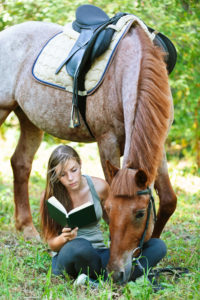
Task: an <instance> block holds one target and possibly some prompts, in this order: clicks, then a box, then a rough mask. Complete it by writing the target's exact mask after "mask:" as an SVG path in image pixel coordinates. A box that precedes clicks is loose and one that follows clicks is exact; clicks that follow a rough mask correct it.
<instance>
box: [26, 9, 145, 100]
mask: <svg viewBox="0 0 200 300" xmlns="http://www.w3.org/2000/svg"><path fill="white" fill-rule="evenodd" d="M134 22H137V23H139V25H140V26H142V28H143V29H144V30H145V31H146V33H147V34H148V35H149V37H151V34H150V33H149V31H148V29H147V27H146V25H145V24H144V23H143V22H142V21H141V20H140V19H139V18H138V17H136V16H134V15H126V16H123V17H122V18H120V19H119V21H118V22H117V23H116V25H109V26H108V27H111V28H113V29H115V30H116V31H115V33H114V35H113V38H112V41H111V43H110V46H109V48H108V49H107V50H106V51H105V52H104V53H103V54H102V55H101V56H99V57H98V58H96V59H95V60H94V62H93V64H92V66H91V68H90V70H89V71H88V72H87V74H86V76H85V89H86V92H80V91H79V94H80V95H83V94H85V95H86V94H88V95H89V94H92V93H93V92H94V91H95V90H96V88H97V87H98V86H99V85H100V84H101V82H102V80H103V78H104V75H105V73H106V70H107V69H108V66H109V64H110V63H111V60H112V57H113V54H114V53H115V50H116V48H117V46H118V44H119V42H120V40H121V39H122V37H123V36H124V35H125V34H126V32H127V31H128V29H129V28H130V26H131V25H132V24H133V23H134ZM78 37H79V33H78V32H76V31H74V30H73V29H72V23H68V24H67V25H65V26H64V30H63V31H62V32H60V33H58V34H56V35H55V36H53V37H52V38H51V39H50V40H49V41H48V42H47V43H46V44H45V45H44V47H43V48H42V50H41V51H40V53H39V55H38V56H37V58H36V60H35V62H34V64H33V68H32V74H33V76H34V78H35V79H36V80H38V81H39V82H41V83H43V84H47V85H50V86H53V87H56V88H60V89H64V90H66V91H68V92H71V93H72V92H73V78H72V77H71V76H70V75H69V74H68V73H67V71H66V68H65V66H64V67H63V68H62V70H61V71H60V72H59V73H58V74H55V71H56V69H57V68H58V66H60V64H61V63H62V62H63V61H64V60H65V59H66V57H67V56H68V53H69V52H70V50H71V48H72V47H73V45H74V43H75V42H76V40H77V38H78Z"/></svg>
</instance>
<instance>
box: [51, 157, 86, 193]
mask: <svg viewBox="0 0 200 300" xmlns="http://www.w3.org/2000/svg"><path fill="white" fill-rule="evenodd" d="M61 169H62V166H61V165H58V166H57V167H56V173H57V174H58V176H59V181H60V182H61V183H62V184H63V185H64V186H65V187H66V189H67V190H68V192H70V191H76V190H78V189H79V188H80V185H81V180H82V177H81V165H80V164H79V163H78V162H77V161H76V160H75V159H69V160H68V161H67V162H66V163H65V165H64V167H63V170H62V171H61Z"/></svg>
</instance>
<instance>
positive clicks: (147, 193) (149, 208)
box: [133, 187, 156, 260]
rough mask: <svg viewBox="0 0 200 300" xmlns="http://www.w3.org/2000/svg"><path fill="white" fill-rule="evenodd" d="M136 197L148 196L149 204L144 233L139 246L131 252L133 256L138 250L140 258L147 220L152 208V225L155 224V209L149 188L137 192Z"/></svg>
mask: <svg viewBox="0 0 200 300" xmlns="http://www.w3.org/2000/svg"><path fill="white" fill-rule="evenodd" d="M137 195H150V199H149V204H148V208H147V220H146V225H145V228H144V232H143V234H142V237H141V240H140V243H139V246H138V247H137V248H135V249H134V250H133V254H134V253H135V252H136V251H137V250H140V255H139V256H141V253H142V247H143V245H144V240H145V236H146V233H147V229H148V226H149V220H150V215H151V208H152V206H153V218H154V224H155V222H156V207H155V200H154V197H153V195H152V192H151V189H150V188H149V187H148V188H147V189H146V190H141V191H138V192H137ZM135 259H136V260H138V259H139V257H136V258H135Z"/></svg>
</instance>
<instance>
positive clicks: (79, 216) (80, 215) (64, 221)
mask: <svg viewBox="0 0 200 300" xmlns="http://www.w3.org/2000/svg"><path fill="white" fill-rule="evenodd" d="M47 208H48V212H49V215H50V216H51V217H52V218H53V219H54V220H55V221H56V222H57V223H59V224H60V225H61V226H63V227H64V226H66V225H68V226H69V227H71V228H75V227H79V228H81V227H84V226H87V225H89V224H91V223H93V222H96V221H97V217H96V212H95V208H94V204H93V203H91V202H87V203H84V204H82V205H80V206H78V207H76V208H74V209H72V210H71V211H70V212H69V213H67V211H66V209H65V207H64V206H63V205H62V204H61V203H60V202H59V201H58V200H57V199H56V198H55V197H51V198H49V199H48V200H47Z"/></svg>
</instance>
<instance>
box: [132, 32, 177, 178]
mask: <svg viewBox="0 0 200 300" xmlns="http://www.w3.org/2000/svg"><path fill="white" fill-rule="evenodd" d="M136 30H138V35H139V38H140V41H141V47H142V59H141V66H140V74H139V81H138V94H137V104H136V110H135V118H134V126H133V132H132V136H131V140H132V143H131V146H130V152H129V157H130V156H131V161H132V163H133V166H134V168H142V169H143V170H145V171H146V173H147V175H148V178H149V183H151V182H152V181H153V180H154V179H155V176H156V172H157V168H158V166H159V163H160V161H161V159H162V155H163V148H164V142H165V139H166V136H167V131H168V128H169V119H170V111H171V103H172V101H171V99H170V98H171V92H170V88H169V84H168V74H167V69H166V65H165V63H164V58H163V53H162V52H161V50H160V49H158V48H157V47H155V46H154V45H153V44H152V42H151V41H150V39H149V37H148V36H147V35H146V33H145V32H144V31H143V30H142V29H141V27H140V26H137V29H136Z"/></svg>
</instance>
